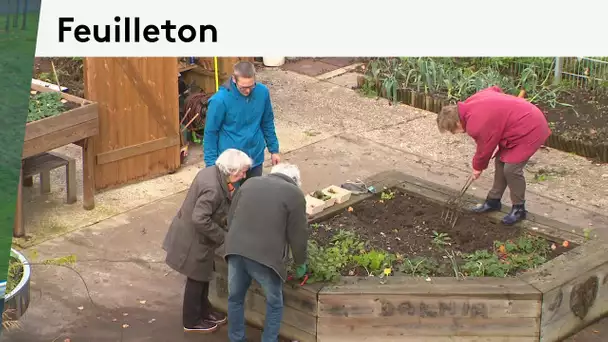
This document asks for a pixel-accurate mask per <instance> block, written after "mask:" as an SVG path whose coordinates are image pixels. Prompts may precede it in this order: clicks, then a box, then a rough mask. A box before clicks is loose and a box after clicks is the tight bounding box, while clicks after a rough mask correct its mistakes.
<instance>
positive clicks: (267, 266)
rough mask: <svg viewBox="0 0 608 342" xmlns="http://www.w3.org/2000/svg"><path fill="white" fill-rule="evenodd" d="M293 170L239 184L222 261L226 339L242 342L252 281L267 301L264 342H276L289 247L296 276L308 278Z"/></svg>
mask: <svg viewBox="0 0 608 342" xmlns="http://www.w3.org/2000/svg"><path fill="white" fill-rule="evenodd" d="M300 184H301V183H300V171H299V170H298V168H297V167H296V166H295V165H290V164H277V165H275V166H274V167H273V168H272V170H271V171H270V174H269V175H266V176H261V177H254V178H250V179H249V180H248V181H247V182H245V183H244V184H242V185H241V187H240V188H239V190H238V191H237V193H236V195H235V196H234V200H233V203H232V206H231V207H230V211H229V214H228V234H227V235H226V242H225V244H224V247H225V258H226V260H227V262H228V337H229V338H230V341H231V342H244V341H246V337H245V309H244V306H243V304H244V301H245V295H246V294H247V290H248V289H249V286H250V285H251V280H252V279H255V280H256V281H257V282H258V283H259V284H260V285H261V287H262V289H263V290H264V294H265V296H266V319H265V322H264V332H263V334H262V342H277V341H278V336H279V328H280V327H281V318H282V315H283V282H284V281H285V279H286V278H287V271H286V265H285V264H286V262H287V259H288V256H289V248H290V247H291V254H292V256H293V259H294V262H295V264H296V265H299V266H298V268H297V272H296V277H297V278H301V277H303V276H304V274H305V273H306V268H307V267H306V257H307V255H306V253H307V251H306V249H307V245H308V219H307V215H306V200H305V198H304V193H303V192H302V190H300Z"/></svg>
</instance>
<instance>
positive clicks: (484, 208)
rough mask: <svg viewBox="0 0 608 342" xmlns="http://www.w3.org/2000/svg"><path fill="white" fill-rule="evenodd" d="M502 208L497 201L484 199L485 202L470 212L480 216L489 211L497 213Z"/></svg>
mask: <svg viewBox="0 0 608 342" xmlns="http://www.w3.org/2000/svg"><path fill="white" fill-rule="evenodd" d="M501 207H502V204H501V203H500V200H499V199H486V201H485V202H483V203H482V204H480V205H478V206H476V207H475V208H473V209H471V211H472V212H474V213H477V214H481V213H489V212H491V211H499V210H500V208H501Z"/></svg>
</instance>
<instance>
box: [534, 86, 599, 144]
mask: <svg viewBox="0 0 608 342" xmlns="http://www.w3.org/2000/svg"><path fill="white" fill-rule="evenodd" d="M558 102H560V103H566V104H569V105H572V107H570V106H564V105H560V104H558V105H557V106H556V107H555V108H551V107H549V106H548V105H540V108H541V109H542V110H543V112H545V115H546V116H547V120H548V121H549V125H550V127H551V130H552V131H553V133H554V134H559V135H562V136H563V137H564V138H568V139H579V140H582V141H586V142H592V143H597V144H599V143H606V140H607V139H608V92H606V91H593V90H588V89H584V88H575V89H569V90H567V91H564V92H562V93H560V95H559V97H558Z"/></svg>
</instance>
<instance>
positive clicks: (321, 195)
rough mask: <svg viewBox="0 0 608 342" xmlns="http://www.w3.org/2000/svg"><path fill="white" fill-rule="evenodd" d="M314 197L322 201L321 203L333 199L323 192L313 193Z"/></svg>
mask: <svg viewBox="0 0 608 342" xmlns="http://www.w3.org/2000/svg"><path fill="white" fill-rule="evenodd" d="M312 197H314V198H316V199H320V200H321V201H327V200H328V199H331V196H329V195H326V194H324V193H323V191H321V190H317V191H315V192H313V193H312Z"/></svg>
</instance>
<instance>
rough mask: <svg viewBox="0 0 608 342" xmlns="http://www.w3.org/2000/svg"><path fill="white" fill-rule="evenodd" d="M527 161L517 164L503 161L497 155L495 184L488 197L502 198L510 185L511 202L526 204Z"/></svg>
mask: <svg viewBox="0 0 608 342" xmlns="http://www.w3.org/2000/svg"><path fill="white" fill-rule="evenodd" d="M527 163H528V161H527V160H526V161H523V162H521V163H517V164H510V163H503V162H502V161H500V157H499V156H496V160H495V165H496V170H495V171H494V184H492V189H491V190H490V192H489V193H488V198H489V199H497V200H500V199H501V198H502V195H503V194H504V192H505V190H506V189H507V186H508V187H509V193H510V195H511V204H524V201H525V199H526V179H525V177H524V167H525V166H526V164H527Z"/></svg>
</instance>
